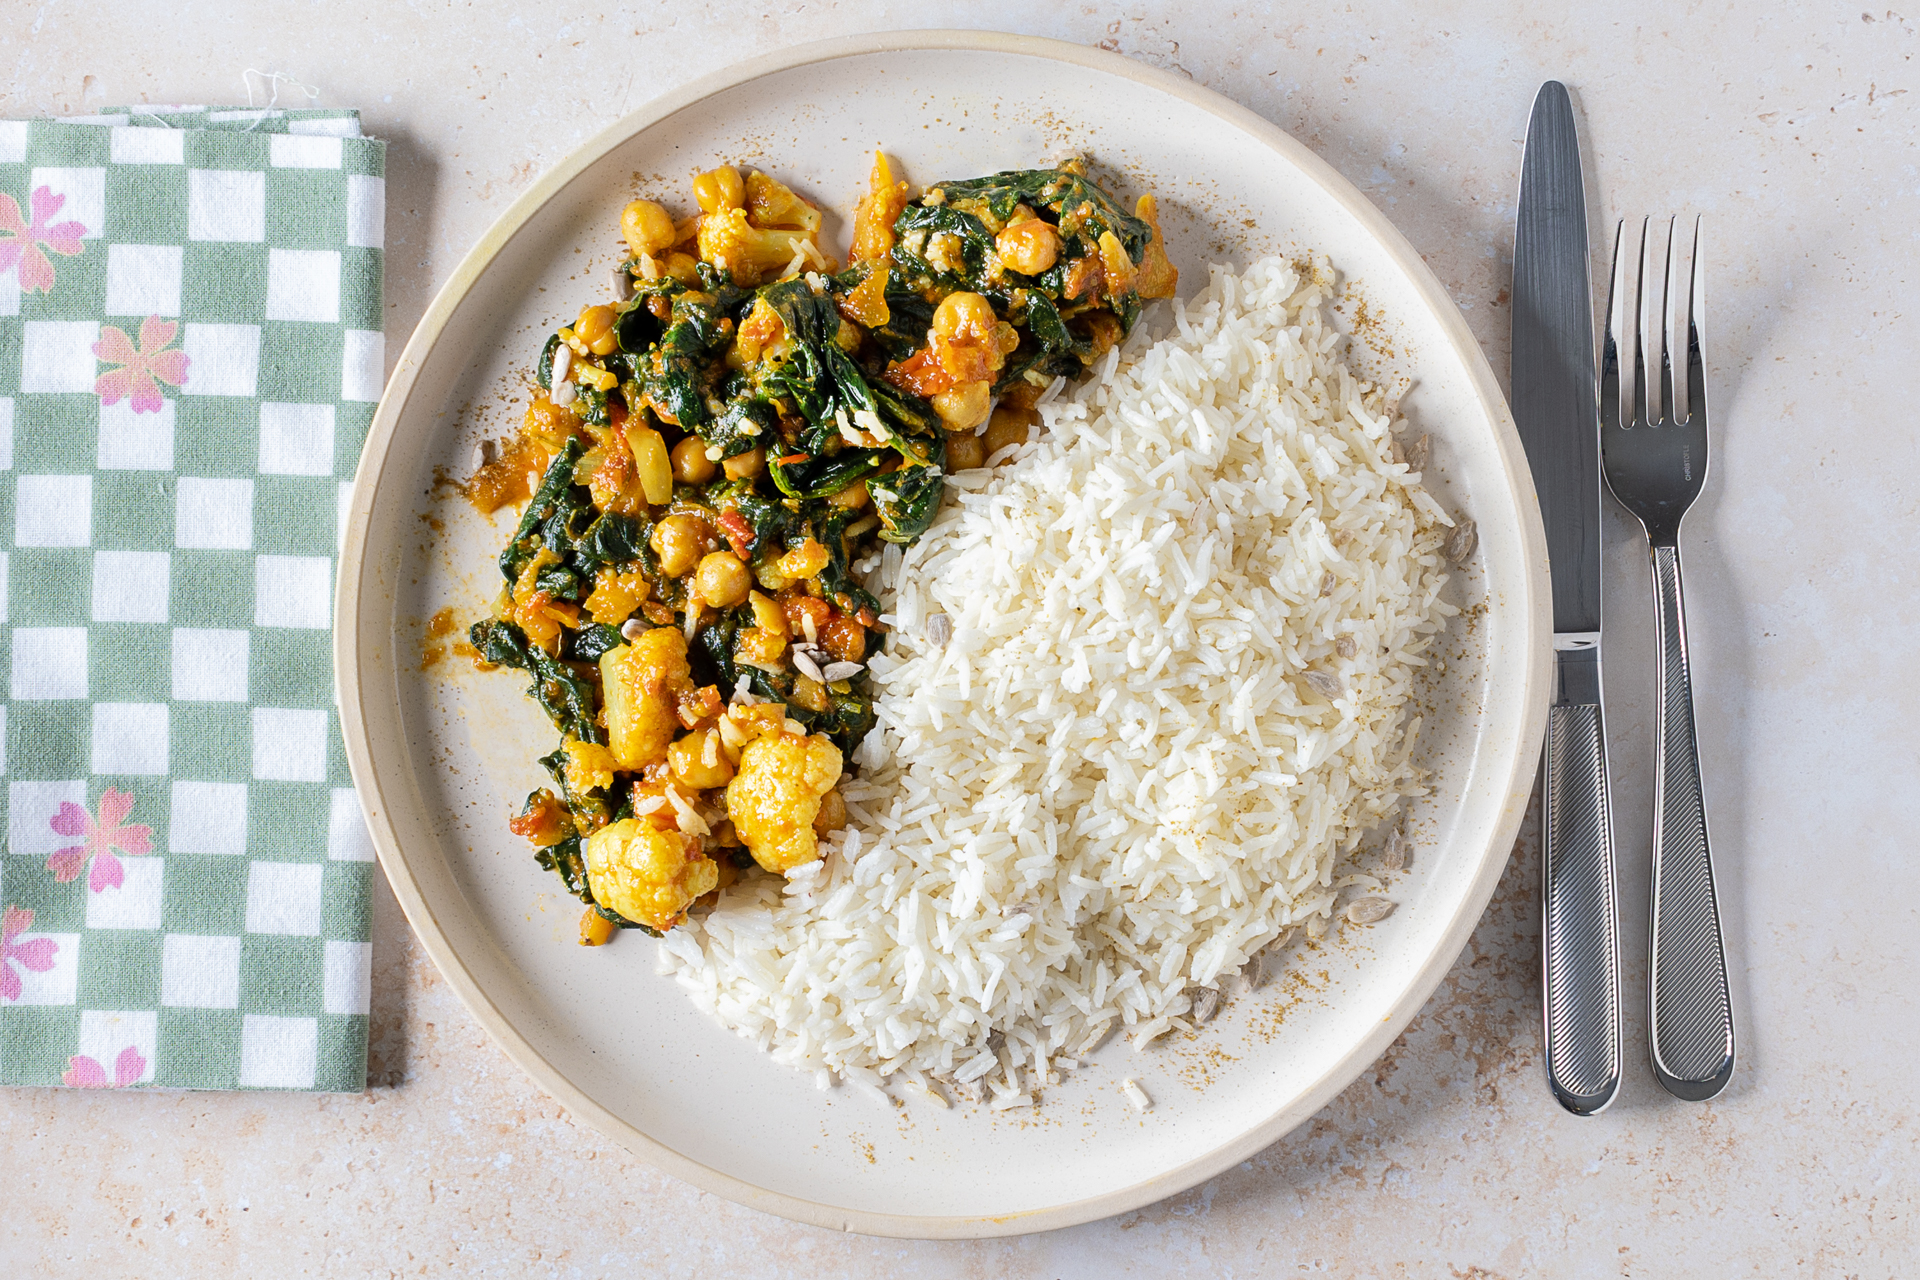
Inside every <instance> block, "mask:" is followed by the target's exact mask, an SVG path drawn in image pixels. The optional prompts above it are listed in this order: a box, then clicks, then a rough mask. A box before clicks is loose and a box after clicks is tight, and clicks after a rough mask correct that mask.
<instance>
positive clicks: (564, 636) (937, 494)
mask: <svg viewBox="0 0 1920 1280" xmlns="http://www.w3.org/2000/svg"><path fill="white" fill-rule="evenodd" d="M693 194H694V199H695V201H696V203H697V205H698V209H699V211H698V212H697V213H696V214H694V215H692V216H690V217H687V218H684V219H676V218H675V217H674V216H673V214H672V213H670V212H669V211H668V210H667V209H666V208H664V207H662V206H661V205H659V204H657V203H655V202H653V201H650V200H635V201H633V202H632V203H631V204H629V205H628V206H627V207H626V209H625V210H624V211H623V212H622V214H621V219H620V229H621V234H622V236H623V238H624V240H625V241H626V246H627V249H628V250H629V253H630V256H629V257H628V258H627V260H626V261H625V262H624V263H623V264H622V265H621V266H620V267H619V268H618V269H617V270H616V272H615V274H614V281H613V294H614V297H613V299H612V300H611V301H609V302H603V303H596V304H593V305H590V306H588V307H586V308H585V309H584V310H582V311H581V312H580V315H579V317H578V319H577V320H576V321H575V322H574V323H573V324H572V325H570V326H568V327H566V328H563V329H561V330H560V331H559V332H558V333H556V334H554V335H553V336H552V337H551V338H550V339H548V341H547V343H546V346H545V349H544V350H543V351H542V352H541V354H540V358H539V362H538V366H537V370H536V374H535V386H534V387H533V403H532V405H531V407H530V408H529V409H528V410H527V414H526V419H525V422H524V424H523V426H522V428H521V431H520V434H519V436H518V438H517V439H515V440H514V441H513V442H512V443H511V444H510V445H509V446H508V448H506V449H505V450H504V451H503V452H502V453H501V455H500V456H499V457H498V458H496V459H495V460H493V461H491V462H488V463H487V464H486V465H485V466H483V467H481V468H480V470H479V472H478V473H477V474H476V475H475V476H474V477H473V478H472V479H471V480H470V481H469V483H468V485H467V493H468V496H469V497H470V498H471V499H472V500H473V502H474V503H475V504H476V505H477V506H479V507H480V508H481V509H482V510H483V511H488V512H491V511H493V510H495V509H497V508H499V507H501V506H504V505H507V504H508V503H518V502H524V503H525V508H524V511H523V513H522V515H521V518H520V521H519V524H518V527H517V528H516V529H515V530H514V533H513V536H512V538H511V539H510V540H509V541H508V543H507V545H506V547H505V549H504V550H503V551H502V552H501V553H500V558H499V565H500V572H501V574H502V576H503V577H504V579H505V586H504V587H503V589H502V590H501V592H500V595H499V598H498V600H497V601H496V603H495V605H494V608H493V614H492V616H491V617H489V618H487V619H486V620H484V621H481V622H478V623H476V624H474V626H473V627H472V629H471V631H470V633H469V636H470V639H471V641H472V643H473V645H474V648H475V650H476V651H477V653H478V658H477V659H476V660H477V661H478V662H479V663H480V664H481V665H482V667H483V668H492V667H513V668H517V669H519V670H521V671H524V672H526V673H527V674H528V675H529V676H531V677H532V681H533V683H532V686H531V688H530V689H529V690H528V692H529V695H530V696H531V697H532V698H533V699H534V700H535V701H536V702H537V703H539V705H540V706H541V707H542V708H543V709H544V710H545V711H546V712H547V714H548V715H549V716H550V717H551V718H552V720H553V722H554V725H555V727H556V728H557V729H558V730H559V731H560V744H559V746H558V747H557V748H556V749H555V750H554V751H553V753H552V754H550V755H548V756H546V757H544V758H542V760H541V761H540V763H541V764H542V765H544V766H545V767H546V769H547V771H548V772H549V773H550V774H551V775H552V777H553V781H554V785H553V786H552V787H549V788H543V789H541V790H538V791H535V792H534V793H533V794H532V795H530V796H529V797H528V798H527V801H526V804H525V806H524V807H523V808H522V810H521V812H520V813H519V814H518V816H516V817H514V818H513V819H512V823H511V825H512V827H513V830H514V831H515V832H516V833H518V834H520V835H522V836H524V837H525V838H526V839H527V840H529V841H530V842H531V843H532V844H533V846H534V848H535V856H536V857H537V858H538V860H539V861H540V863H541V865H543V866H545V867H548V868H550V869H551V870H553V871H554V872H556V873H557V874H558V875H559V876H560V878H561V879H562V880H563V881H564V882H565V884H566V887H567V889H568V891H569V892H571V893H573V894H574V895H576V896H577V897H579V898H580V899H581V900H582V901H583V902H585V903H586V904H587V911H586V914H585V916H584V918H583V920H582V923H581V941H582V942H583V943H586V944H588V945H597V944H598V943H601V942H604V941H606V940H608V939H609V938H610V937H612V936H613V932H614V931H615V930H616V929H619V928H625V927H639V928H642V929H644V930H646V931H647V932H650V933H659V932H661V931H664V930H667V929H670V928H672V927H674V926H675V925H676V924H678V923H680V922H681V921H682V920H684V919H685V917H686V912H687V910H688V909H689V908H690V907H691V906H693V905H694V904H695V903H697V902H700V901H701V900H702V899H707V898H709V897H710V895H714V894H716V893H718V892H719V891H721V890H723V889H724V888H725V887H726V886H727V885H729V884H731V883H733V882H734V881H735V879H737V878H738V877H739V876H741V875H743V874H757V873H758V872H760V871H764V872H772V873H779V874H784V873H786V872H788V871H791V870H793V869H794V868H796V867H799V866H802V865H805V864H806V863H809V862H812V861H814V860H816V859H818V858H819V857H820V856H821V847H820V841H819V838H820V836H821V835H822V834H824V833H826V832H828V831H832V830H835V829H838V828H839V827H840V826H842V825H844V823H845V822H846V805H845V803H844V802H843V801H842V799H841V797H840V794H839V791H838V787H839V784H840V781H841V778H842V775H843V772H844V770H845V769H846V768H847V761H848V758H849V757H850V756H851V754H852V752H853V749H854V748H855V747H856V746H857V745H858V744H859V742H860V740H861V738H863V737H864V736H865V735H866V734H867V732H868V731H869V730H870V729H872V727H873V725H874V713H873V708H872V702H871V699H870V697H869V694H868V692H867V670H866V663H867V661H868V660H869V659H870V658H871V656H872V655H873V654H874V653H876V652H878V651H879V650H881V649H882V648H883V647H884V646H885V644H886V639H887V631H886V626H885V625H884V623H883V621H882V618H881V606H880V603H879V601H877V600H876V599H875V598H874V597H873V596H872V595H871V594H869V592H868V591H867V589H866V588H865V586H864V585H863V582H864V581H865V578H866V575H867V573H868V572H870V571H871V570H872V569H873V568H874V567H876V566H877V564H878V553H879V552H880V551H881V550H883V549H884V547H885V545H886V544H888V543H894V544H907V543H911V542H912V541H913V540H914V539H915V538H917V537H918V536H919V535H920V534H921V533H922V532H923V531H924V530H925V529H926V528H927V527H928V525H930V524H931V523H932V521H933V518H934V516H935V514H936V513H937V512H938V510H939V507H940V499H941V495H942V492H943V490H944V487H945V485H944V476H945V474H946V473H947V472H949V471H956V470H965V469H969V468H975V467H980V466H982V465H987V464H990V463H993V462H996V461H999V460H1000V459H1001V458H1003V457H1004V456H1005V455H1006V454H1008V453H1010V452H1012V450H1011V449H1010V448H1009V446H1011V445H1014V444H1018V443H1024V442H1025V441H1027V439H1028V438H1029V432H1030V429H1031V426H1032V424H1033V423H1034V422H1036V421H1037V416H1038V415H1037V414H1036V413H1035V412H1034V411H1033V405H1034V402H1035V399H1036V398H1037V396H1038V394H1039V392H1040V391H1041V390H1042V389H1043V388H1044V387H1046V386H1047V385H1048V384H1049V383H1051V382H1052V381H1053V379H1055V378H1056V377H1062V376H1065V377H1070V378H1071V377H1078V376H1080V375H1082V374H1083V373H1085V372H1086V370H1088V369H1089V368H1090V367H1091V366H1092V365H1093V363H1094V361H1096V360H1097V359H1098V358H1099V357H1100V356H1101V355H1103V354H1104V353H1105V352H1106V350H1107V349H1108V348H1110V347H1111V346H1113V345H1114V344H1115V343H1116V342H1118V341H1119V340H1120V339H1121V338H1123V337H1124V336H1125V335H1126V334H1127V332H1128V331H1129V330H1130V329H1131V328H1132V326H1133V323H1134V321H1135V319H1136V318H1137V317H1138V315H1139V313H1140V309H1141V306H1142V305H1143V303H1144V302H1145V301H1147V300H1150V299H1153V298H1162V297H1169V296H1171V295H1172V293H1173V290H1174V283H1175V273H1174V268H1173V266H1172V264H1171V263H1170V262H1169V261H1168V260H1167V255H1166V250H1165V245H1164V242H1163V240H1162V238H1161V234H1160V230H1159V225H1158V221H1157V218H1156V212H1155V207H1154V201H1153V197H1152V196H1142V197H1141V198H1140V199H1139V201H1138V203H1137V204H1136V206H1135V208H1134V211H1133V212H1132V213H1128V212H1126V211H1125V210H1124V209H1123V208H1122V207H1121V206H1120V205H1119V204H1118V203H1117V202H1116V201H1115V200H1114V199H1113V197H1111V196H1110V195H1109V194H1108V193H1107V192H1105V191H1104V190H1102V189H1101V188H1100V187H1099V186H1098V185H1096V184H1095V183H1094V182H1092V181H1091V180H1089V178H1088V177H1087V174H1086V170H1085V167H1084V165H1082V164H1080V163H1078V162H1068V163H1066V164H1063V165H1061V166H1060V167H1059V168H1056V169H1038V170H1025V171H1014V172H1007V173H998V174H994V175H992V176H990V177H985V178H976V179H971V180H968V181H960V182H943V183H939V184H936V185H934V186H932V187H929V188H927V189H926V190H925V191H924V192H923V193H921V194H920V195H919V196H917V197H914V196H912V195H911V194H910V189H909V187H908V185H907V184H906V183H905V182H903V181H900V180H898V179H897V178H896V177H895V176H894V174H893V172H892V170H891V167H890V166H889V164H888V162H887V160H886V158H885V157H884V156H882V155H879V154H878V153H876V154H875V156H874V163H873V171H872V175H871V178H870V180H869V190H868V192H867V194H866V195H865V196H864V197H863V198H862V199H861V200H860V202H859V205H858V208H857V210H856V213H855V217H854V228H853V243H852V249H851V254H850V260H849V262H848V264H847V265H846V267H845V268H844V269H842V268H841V266H840V264H839V263H838V262H836V261H834V260H833V259H832V258H830V257H829V256H828V254H827V252H826V250H825V249H824V248H823V246H822V245H821V243H820V232H821V227H822V216H821V211H820V209H819V208H818V207H816V206H815V205H813V204H811V203H809V202H808V201H806V200H804V199H802V198H801V197H800V196H798V195H796V194H795V193H794V192H793V191H792V190H791V189H789V188H788V187H787V186H785V185H784V184H783V183H781V182H779V181H777V180H775V179H774V178H771V177H769V176H767V175H766V174H763V173H758V172H748V173H747V174H746V175H745V176H744V177H743V176H742V175H741V173H740V171H739V170H737V169H735V168H732V167H721V168H718V169H714V170H712V171H711V172H708V173H703V174H701V175H700V176H699V177H698V178H697V179H696V180H695V181H694V184H693ZM996 406H997V407H996Z"/></svg>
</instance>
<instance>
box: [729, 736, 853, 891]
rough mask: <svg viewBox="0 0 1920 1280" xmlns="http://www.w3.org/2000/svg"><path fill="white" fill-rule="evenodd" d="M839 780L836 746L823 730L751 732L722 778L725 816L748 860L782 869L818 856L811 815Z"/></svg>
mask: <svg viewBox="0 0 1920 1280" xmlns="http://www.w3.org/2000/svg"><path fill="white" fill-rule="evenodd" d="M839 781H840V748H838V747H836V746H834V745H833V743H832V741H831V740H829V739H828V738H827V737H826V736H825V735H824V734H818V733H816V734H813V735H812V736H810V737H801V736H799V735H798V734H792V733H787V732H785V731H782V732H779V733H774V734H769V735H768V736H766V737H764V738H756V739H754V740H753V741H752V742H749V743H748V744H747V745H746V748H745V750H743V751H742V752H741V753H740V768H739V771H738V772H737V773H735V774H734V777H733V781H732V782H729V783H728V784H727V817H728V818H730V819H731V820H732V822H733V829H734V831H735V833H736V834H737V835H738V836H739V837H740V842H741V843H742V844H744V845H746V846H747V852H749V853H751V854H752V855H753V860H754V861H755V862H758V863H759V864H760V865H761V866H763V867H765V868H766V869H767V870H769V871H778V872H780V873H782V874H785V873H786V872H788V871H791V870H792V869H793V868H795V867H798V866H801V865H803V864H805V863H808V862H812V861H813V860H814V859H816V858H818V857H819V856H820V842H819V840H818V839H817V838H816V837H815V835H814V831H813V821H814V819H815V818H816V817H818V816H819V814H820V801H821V798H822V797H823V796H825V795H826V794H827V793H828V792H829V791H831V790H833V788H834V785H835V784H836V783H838V782H839Z"/></svg>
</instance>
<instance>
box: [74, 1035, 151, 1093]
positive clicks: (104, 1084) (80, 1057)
mask: <svg viewBox="0 0 1920 1280" xmlns="http://www.w3.org/2000/svg"><path fill="white" fill-rule="evenodd" d="M146 1069H147V1060H146V1059H145V1058H143V1057H141V1056H140V1051H139V1050H138V1049H136V1048H134V1047H133V1046H132V1045H128V1046H127V1047H126V1048H124V1049H122V1050H121V1051H120V1056H119V1057H118V1058H115V1059H114V1060H113V1079H111V1080H109V1079H107V1070H106V1068H105V1067H103V1066H101V1065H100V1064H99V1063H97V1062H95V1061H94V1060H93V1059H92V1058H89V1057H88V1056H87V1055H86V1054H84V1053H76V1054H74V1055H73V1056H72V1057H71V1058H68V1059H67V1069H66V1070H65V1071H63V1072H61V1073H60V1083H61V1084H64V1085H66V1086H67V1087H68V1088H69V1089H124V1088H126V1087H127V1086H128V1085H130V1084H132V1083H134V1082H135V1081H136V1080H138V1079H139V1078H140V1073H141V1072H143V1071H145V1070H146Z"/></svg>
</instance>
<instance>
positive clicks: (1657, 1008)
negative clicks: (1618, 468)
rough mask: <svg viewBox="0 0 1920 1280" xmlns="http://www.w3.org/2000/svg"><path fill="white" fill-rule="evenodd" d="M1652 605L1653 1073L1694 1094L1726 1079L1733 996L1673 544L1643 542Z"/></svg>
mask: <svg viewBox="0 0 1920 1280" xmlns="http://www.w3.org/2000/svg"><path fill="white" fill-rule="evenodd" d="M1653 605H1654V612H1655V615H1656V618H1657V622H1658V628H1659V631H1658V638H1659V645H1660V652H1659V663H1658V671H1659V684H1660V687H1659V689H1658V691H1657V692H1658V697H1657V698H1656V699H1655V703H1654V721H1653V734H1654V773H1653V953H1652V960H1651V970H1652V972H1651V981H1652V984H1653V994H1652V1028H1651V1030H1652V1035H1651V1037H1650V1040H1651V1050H1652V1055H1653V1074H1654V1075H1655V1076H1656V1077H1657V1078H1658V1079H1659V1081H1660V1083H1661V1084H1662V1085H1664V1086H1665V1087H1666V1090H1667V1092H1669V1093H1671V1094H1673V1095H1674V1096H1675V1097H1677V1098H1685V1099H1687V1100H1688V1101H1690V1102H1698V1101H1701V1100H1703V1099H1706V1098H1711V1097H1713V1096H1714V1095H1715V1094H1717V1093H1719V1092H1720V1091H1721V1090H1722V1089H1724V1088H1726V1085H1727V1081H1728V1080H1729V1079H1730V1078H1731V1077H1732V1075H1733V1057H1734V1040H1733V1001H1732V998H1731V997H1730V996H1729V994H1728V990H1727V952H1726V947H1725V945H1724V943H1723V941H1722V939H1721V936H1720V905H1719V898H1718V895H1717V894H1716V893H1715V892H1714V884H1713V858H1712V855H1711V854H1710V853H1709V852H1708V848H1707V809H1706V802H1705V800H1704V798H1703V796H1702V793H1701V789H1700V748H1699V744H1698V741H1697V739H1696V738H1695V736H1694V727H1693V673H1692V670H1691V668H1690V666H1689V664H1688V661H1687V611H1686V604H1685V602H1684V599H1683V597H1682V594H1681V589H1680V548H1679V547H1677V546H1655V547H1654V548H1653Z"/></svg>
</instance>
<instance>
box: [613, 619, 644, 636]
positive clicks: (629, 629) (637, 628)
mask: <svg viewBox="0 0 1920 1280" xmlns="http://www.w3.org/2000/svg"><path fill="white" fill-rule="evenodd" d="M646 629H647V624H646V623H644V622H642V621H640V619H638V618H628V619H627V620H626V621H625V622H623V623H621V624H620V638H621V639H622V640H629V641H631V640H638V639H639V638H640V633H641V632H643V631H645V630H646Z"/></svg>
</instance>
